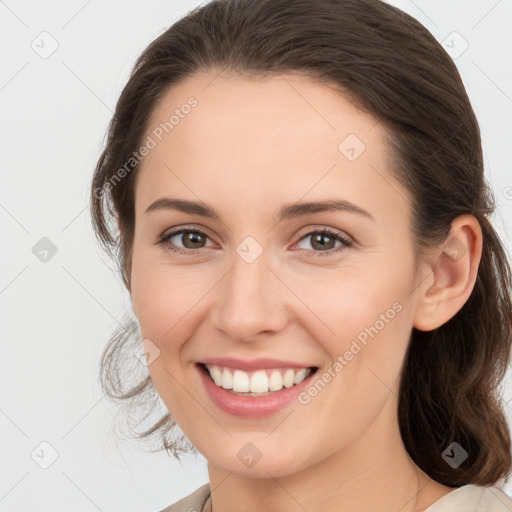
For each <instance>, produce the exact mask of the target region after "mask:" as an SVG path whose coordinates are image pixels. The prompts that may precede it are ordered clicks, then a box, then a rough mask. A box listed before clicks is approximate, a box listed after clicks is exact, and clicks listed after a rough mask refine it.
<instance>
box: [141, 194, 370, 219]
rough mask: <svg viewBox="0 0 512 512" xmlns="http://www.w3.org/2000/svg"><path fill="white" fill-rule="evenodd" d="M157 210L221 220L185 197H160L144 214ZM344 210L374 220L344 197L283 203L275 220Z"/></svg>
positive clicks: (218, 216) (204, 205)
mask: <svg viewBox="0 0 512 512" xmlns="http://www.w3.org/2000/svg"><path fill="white" fill-rule="evenodd" d="M157 210H177V211H180V212H183V213H190V214H193V215H200V216H202V217H208V218H212V219H216V220H219V221H220V220H221V219H220V215H219V214H218V213H217V212H216V211H215V210H214V209H213V208H211V207H209V206H208V205H207V204H205V203H199V202H195V201H189V200H187V199H176V198H172V197H161V198H159V199H157V200H156V201H154V202H153V203H151V204H150V205H149V206H148V208H147V209H146V211H145V212H144V214H146V213H150V212H154V211H157ZM327 211H345V212H350V213H356V214H358V215H361V216H364V217H367V218H368V219H371V220H373V221H375V218H374V217H373V215H372V214H371V213H370V212H368V211H366V210H363V208H361V207H360V206H357V205H356V204H354V203H351V202H350V201H347V200H345V199H327V200H324V201H310V202H301V203H292V204H287V205H284V206H283V207H282V208H281V209H280V210H279V212H278V214H277V215H276V219H275V220H276V222H281V221H283V220H288V219H293V218H299V217H304V216H306V215H311V214H314V213H319V212H327Z"/></svg>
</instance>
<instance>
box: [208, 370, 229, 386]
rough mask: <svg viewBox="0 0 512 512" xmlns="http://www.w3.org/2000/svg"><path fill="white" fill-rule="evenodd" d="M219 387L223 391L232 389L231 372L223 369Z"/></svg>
mask: <svg viewBox="0 0 512 512" xmlns="http://www.w3.org/2000/svg"><path fill="white" fill-rule="evenodd" d="M207 368H208V367H207ZM221 386H222V387H223V388H224V389H233V376H232V375H231V372H230V371H229V370H228V369H227V368H224V371H223V372H222V384H221Z"/></svg>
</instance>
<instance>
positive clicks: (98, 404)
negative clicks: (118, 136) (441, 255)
mask: <svg viewBox="0 0 512 512" xmlns="http://www.w3.org/2000/svg"><path fill="white" fill-rule="evenodd" d="M391 3H393V4H395V5H397V6H399V7H401V8H403V9H404V10H405V11H407V12H409V13H410V14H412V15H413V16H415V17H416V18H417V19H418V20H420V21H421V22H422V23H423V24H424V25H425V26H426V27H427V28H428V29H429V30H430V31H431V32H432V33H433V34H434V36H435V37H436V38H437V39H438V40H439V41H443V40H445V39H446V38H447V37H448V39H447V40H448V41H453V43H450V44H452V45H453V46H454V49H453V51H456V52H460V51H461V50H462V49H463V48H464V46H463V45H464V44H466V43H467V44H468V45H469V46H468V48H467V50H466V51H464V52H463V53H462V54H461V55H459V56H457V57H456V58H455V62H456V64H457V66H458V68H459V70H460V72H461V74H462V77H463V80H464V82H465V85H466V87H467V90H468V94H469V96H470V98H471V100H472V103H473V106H474V109H475V111H476V114H477V117H478V119H479V122H480V127H481V131H482V138H483V144H484V152H485V162H486V173H487V177H488V179H489V180H490V182H491V184H492V186H493V189H494V191H495V194H496V197H497V200H498V207H499V210H498V212H497V214H496V216H495V225H496V227H497V229H498V231H499V233H500V235H501V236H502V237H503V239H504V242H505V244H506V246H507V248H508V249H509V251H510V247H511V242H510V225H511V221H512V188H510V187H512V175H511V171H510V168H511V163H510V151H511V143H512V137H511V135H512V128H511V119H512V68H511V65H510V54H511V50H512V31H511V22H512V1H510V0H500V1H498V0H471V1H468V0H451V1H450V2H446V1H444V0H415V1H412V0H401V1H399V0H395V1H394V2H391ZM196 5H198V2H192V1H188V2H186V1H184V0H165V1H164V0H149V1H145V2H135V1H133V0H131V1H123V2H121V1H120V0H115V1H110V2H108V3H107V2H99V1H98V0H89V1H86V0H74V1H68V2H58V1H57V0H52V1H46V2H44V3H42V2H41V3H39V2H35V1H32V2H29V1H15V0H6V1H5V2H4V1H1V2H0V52H1V65H0V109H1V110H0V112H1V117H0V141H1V147H2V151H1V155H2V159H1V171H0V173H1V174H0V175H1V179H2V182H1V183H2V185H1V187H0V226H1V235H2V251H1V258H2V259H1V264H0V311H1V315H2V316H1V321H0V340H1V348H2V357H1V358H0V376H1V386H0V433H1V435H0V511H2V512H22V511H23V512H30V511H36V510H37V511H38V512H46V511H51V512H61V511H65V510H66V511H67V510H70V509H72V510H77V511H84V512H85V511H97V510H100V511H124V512H131V511H133V512H135V511H136V512H142V511H158V510H160V509H162V508H164V507H165V506H168V505H169V504H171V503H173V502H175V501H176V500H178V499H179V498H181V497H182V496H185V495H186V494H189V493H190V492H192V491H193V490H195V489H196V488H197V487H199V486H200V485H202V484H203V483H206V482H207V480H208V477H207V472H206V464H205V460H204V458H202V456H197V457H196V458H195V459H194V458H192V457H190V458H188V459H185V463H184V465H180V464H179V463H178V462H176V461H174V460H173V459H170V458H169V457H168V456H167V455H166V454H165V453H160V454H152V453H149V452H147V451H146V452H145V451H142V449H141V447H140V446H139V445H137V444H136V442H135V441H133V442H132V443H129V442H124V443H120V444H118V445H116V444H115V443H114V440H113V437H112V434H111V432H109V430H108V429H109V425H111V418H112V415H113V413H114V412H115V409H114V408H113V406H112V405H111V404H110V403H109V402H108V401H107V400H106V399H105V398H103V397H102V395H101V391H100V388H99V383H98V363H99V356H100V353H101V351H102V348H103V346H104V345H105V343H106V341H107V339H108V337H109V335H110V333H111V332H112V331H113V330H114V329H115V327H116V326H117V323H118V321H120V319H121V318H122V316H123V312H124V311H126V310H128V309H129V308H130V304H129V296H128V294H127V292H126V290H125V289H124V288H123V286H122V284H121V281H120V279H119V278H118V276H117V275H115V274H114V273H113V270H114V265H113V264H112V263H111V262H109V261H108V260H107V258H106V256H105V255H104V254H103V253H102V252H101V250H100V249H99V247H98V246H97V244H96V242H95V239H94V238H93V234H92V229H91V223H90V218H89V214H88V205H87V201H88V193H89V186H90V178H91V176H92V172H93V168H94V165H95V163H96V160H97V158H98V156H99V154H100V151H101V148H102V144H103V136H104V134H105V131H106V127H107V123H108V122H109V120H110V118H111V115H112V111H113V109H114V106H115V102H116V100H117V98H118V95H119V94H120V91H121V89H122V87H123V86H124V84H125V83H126V80H127V78H128V74H129V72H130V70H131V67H132V65H133V63H134V61H135V59H136V57H137V56H138V55H139V54H140V53H141V51H142V50H143V49H144V48H145V46H146V45H147V44H149V43H150V42H151V41H152V40H153V39H154V38H155V37H156V36H158V35H159V34H160V33H161V32H162V31H164V30H165V29H166V28H167V27H169V26H170V25H171V24H172V23H173V22H174V21H175V20H177V19H178V18H179V17H180V16H182V15H183V14H185V13H186V12H187V11H188V10H190V9H191V8H192V7H195V6H196ZM43 31H47V32H48V33H49V34H51V38H53V39H54V40H55V41H57V43H58V48H57V49H56V51H55V52H54V53H53V54H52V55H51V56H49V57H48V58H47V59H43V58H41V57H40V56H39V55H38V53H36V51H34V50H33V49H32V47H31V44H32V45H35V44H37V42H38V41H40V39H38V37H48V36H39V35H40V34H41V32H43ZM454 31H456V32H457V33H458V34H459V35H455V36H454V35H453V34H452V33H453V32H454ZM33 41H35V43H33ZM464 41H466V43H464ZM47 43H48V44H47V45H46V48H49V47H50V46H49V44H50V43H51V40H50V39H47ZM42 237H48V238H49V239H50V240H51V241H52V242H53V243H54V244H55V246H56V247H57V253H56V254H55V256H53V257H52V258H51V259H50V260H49V261H48V262H46V263H43V262H41V261H40V260H39V259H38V258H36V256H35V255H34V254H33V252H32V248H33V246H34V245H35V244H36V243H37V242H38V241H39V240H40V239H41V238H42ZM511 391H512V390H511V386H510V378H508V379H507V381H506V387H505V390H504V396H505V398H506V399H510V398H511V397H512V392H511ZM509 405H510V404H509ZM507 414H508V415H509V420H510V418H511V417H512V415H511V409H510V408H507ZM43 441H46V442H48V443H50V445H51V446H52V447H53V449H55V450H56V451H57V452H58V454H59V456H58V458H57V460H56V461H55V462H54V463H53V464H52V465H51V466H50V467H49V468H48V469H42V468H40V467H39V465H38V464H36V462H35V461H34V460H33V459H32V458H31V453H32V452H33V451H34V449H37V448H38V447H39V445H40V443H41V442H43ZM39 450H40V451H39V453H40V454H42V453H46V454H48V453H51V450H48V448H46V449H45V448H44V446H43V448H41V447H39ZM41 457H42V458H44V456H43V455H41ZM505 490H506V491H507V492H508V493H509V494H511V495H512V485H510V484H507V486H506V487H505Z"/></svg>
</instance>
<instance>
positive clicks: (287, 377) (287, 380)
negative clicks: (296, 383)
mask: <svg viewBox="0 0 512 512" xmlns="http://www.w3.org/2000/svg"><path fill="white" fill-rule="evenodd" d="M294 378H295V372H294V371H293V370H292V369H291V368H288V370H286V371H285V372H284V375H283V386H285V387H287V388H291V387H292V386H293V379H294Z"/></svg>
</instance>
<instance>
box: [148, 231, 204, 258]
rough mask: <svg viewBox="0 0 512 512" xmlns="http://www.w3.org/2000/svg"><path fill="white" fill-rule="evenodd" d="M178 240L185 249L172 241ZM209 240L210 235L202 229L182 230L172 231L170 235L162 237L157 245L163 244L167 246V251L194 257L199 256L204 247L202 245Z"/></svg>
mask: <svg viewBox="0 0 512 512" xmlns="http://www.w3.org/2000/svg"><path fill="white" fill-rule="evenodd" d="M176 237H177V240H176V241H178V240H181V243H183V245H184V248H181V247H179V246H177V245H176V243H175V242H176V241H172V239H173V238H176ZM207 239H209V238H208V235H207V234H206V233H204V231H201V230H200V229H186V228H182V229H179V230H177V231H171V232H170V233H166V234H164V235H162V236H161V237H160V238H159V240H158V241H157V244H161V245H163V246H165V248H166V249H168V250H170V251H172V252H176V253H179V254H184V255H192V254H197V253H198V252H200V251H201V249H202V248H203V247H204V246H203V245H202V244H203V243H205V241H206V240H207Z"/></svg>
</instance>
